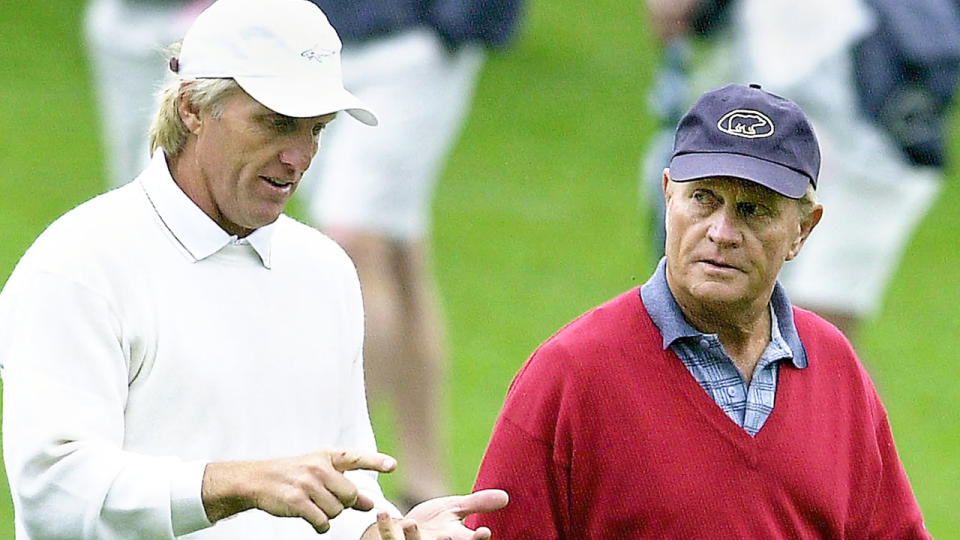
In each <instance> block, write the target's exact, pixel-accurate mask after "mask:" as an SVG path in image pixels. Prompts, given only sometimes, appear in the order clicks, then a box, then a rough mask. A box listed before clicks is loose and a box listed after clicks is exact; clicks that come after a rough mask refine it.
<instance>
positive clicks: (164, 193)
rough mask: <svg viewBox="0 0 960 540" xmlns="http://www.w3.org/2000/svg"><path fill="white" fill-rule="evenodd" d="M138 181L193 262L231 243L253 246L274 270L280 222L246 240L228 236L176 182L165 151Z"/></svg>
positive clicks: (254, 233)
mask: <svg viewBox="0 0 960 540" xmlns="http://www.w3.org/2000/svg"><path fill="white" fill-rule="evenodd" d="M137 181H138V182H140V185H141V186H142V187H143V190H144V192H145V193H146V195H147V199H149V201H150V204H151V205H153V210H154V211H155V212H156V213H157V217H158V218H160V221H161V222H162V223H163V225H164V226H165V227H166V228H167V230H168V231H170V234H171V235H173V237H174V239H175V240H176V241H177V243H178V244H179V245H180V247H181V248H183V251H184V254H185V255H186V256H187V257H189V258H190V259H191V260H192V261H193V262H197V261H200V260H203V259H205V258H207V257H209V256H210V255H213V254H214V253H216V252H218V251H220V250H221V249H223V248H224V246H227V245H228V244H243V243H249V244H250V246H251V247H253V249H254V251H255V252H256V253H257V255H258V256H259V257H260V262H261V263H263V266H265V267H267V268H270V254H271V248H272V245H273V231H274V228H275V226H276V222H273V223H271V224H269V225H264V226H263V227H260V228H258V229H256V230H255V231H253V232H252V233H250V234H249V235H247V236H246V237H244V238H237V236H235V235H232V234H229V233H227V232H226V231H224V230H223V229H221V228H220V226H219V225H217V223H216V222H215V221H213V220H212V219H210V216H208V215H207V214H206V213H204V211H203V210H201V209H200V207H199V206H197V205H196V203H194V202H193V200H191V199H190V197H188V196H187V194H186V193H184V192H183V190H181V189H180V186H178V185H177V183H176V182H174V180H173V177H172V176H171V175H170V169H169V167H168V166H167V160H166V157H165V155H164V152H157V153H156V154H154V156H153V159H151V160H150V165H148V166H147V168H146V170H144V172H143V173H142V174H141V175H140V177H139V178H138V179H137Z"/></svg>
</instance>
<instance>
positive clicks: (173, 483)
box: [170, 462, 213, 536]
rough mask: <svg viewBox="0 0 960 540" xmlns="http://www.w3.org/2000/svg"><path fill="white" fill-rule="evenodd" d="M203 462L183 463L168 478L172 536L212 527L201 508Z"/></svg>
mask: <svg viewBox="0 0 960 540" xmlns="http://www.w3.org/2000/svg"><path fill="white" fill-rule="evenodd" d="M206 468H207V464H206V463H205V462H189V463H184V464H183V465H182V466H181V467H180V468H179V469H178V470H176V471H174V473H173V475H172V476H171V478H170V521H171V524H172V525H173V534H174V536H181V535H184V534H188V533H192V532H194V531H198V530H200V529H205V528H207V527H210V526H212V525H213V523H210V520H209V519H207V511H206V510H204V508H203V499H202V497H201V487H202V486H203V472H204V470H205V469H206Z"/></svg>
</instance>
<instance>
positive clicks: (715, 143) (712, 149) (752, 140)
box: [670, 84, 820, 199]
mask: <svg viewBox="0 0 960 540" xmlns="http://www.w3.org/2000/svg"><path fill="white" fill-rule="evenodd" d="M819 173H820V145H819V144H818V143H817V137H816V135H814V133H813V127H812V126H811V125H810V121H809V120H808V119H807V116H806V115H805V114H804V113H803V111H802V110H800V107H799V106H797V104H796V103H794V102H792V101H790V100H789V99H786V98H783V97H780V96H777V95H774V94H771V93H769V92H767V91H765V90H762V89H761V88H760V85H758V84H751V85H750V86H744V85H741V84H728V85H726V86H723V87H721V88H717V89H715V90H711V91H709V92H707V93H705V94H703V95H702V96H700V98H699V99H698V100H697V102H696V103H694V104H693V107H691V108H690V110H689V111H687V114H685V115H684V116H683V118H681V119H680V123H679V124H678V125H677V135H676V139H675V140H674V145H673V158H672V159H671V160H670V178H671V179H672V180H673V181H675V182H688V181H691V180H700V179H703V178H716V177H725V176H726V177H733V178H742V179H744V180H749V181H751V182H756V183H758V184H760V185H763V186H766V187H768V188H770V189H772V190H774V191H776V192H777V193H780V194H781V195H785V196H787V197H790V198H791V199H799V198H801V197H803V194H804V193H805V192H806V191H807V185H808V184H812V185H813V187H814V188H816V187H817V175H818V174H819Z"/></svg>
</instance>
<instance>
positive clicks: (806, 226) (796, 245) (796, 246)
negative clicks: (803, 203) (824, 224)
mask: <svg viewBox="0 0 960 540" xmlns="http://www.w3.org/2000/svg"><path fill="white" fill-rule="evenodd" d="M822 217H823V205H820V204H817V205H816V206H814V207H813V210H811V211H810V213H809V214H808V215H807V216H806V217H805V218H803V219H801V220H800V223H798V224H797V227H798V228H799V229H800V230H799V231H798V232H797V236H796V238H794V239H793V243H792V244H791V245H790V251H789V252H788V253H787V259H786V260H788V261H789V260H792V259H793V258H795V257H796V256H797V255H799V254H800V248H802V247H803V244H804V243H806V241H807V238H809V237H810V233H811V232H813V228H814V227H816V226H817V223H820V219H821V218H822Z"/></svg>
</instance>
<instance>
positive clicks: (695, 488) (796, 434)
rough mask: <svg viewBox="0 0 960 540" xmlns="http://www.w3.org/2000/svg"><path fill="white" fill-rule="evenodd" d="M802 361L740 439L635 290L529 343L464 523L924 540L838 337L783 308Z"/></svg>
mask: <svg viewBox="0 0 960 540" xmlns="http://www.w3.org/2000/svg"><path fill="white" fill-rule="evenodd" d="M794 316H795V321H796V325H797V330H798V333H799V335H800V339H801V341H802V342H803V345H804V348H805V349H806V352H807V356H808V361H809V366H808V367H807V368H806V369H804V370H798V369H796V368H794V367H793V366H792V365H791V364H789V363H784V364H782V365H781V368H780V375H779V382H778V388H777V397H776V406H775V408H774V410H773V413H772V414H771V416H770V418H769V420H768V421H767V422H766V424H765V425H764V426H763V428H762V429H761V430H760V432H759V433H758V434H757V436H756V437H750V436H749V435H748V434H747V433H746V432H745V431H744V430H743V429H742V428H741V427H739V426H737V425H736V424H735V423H734V422H733V421H731V420H730V418H728V417H727V415H726V414H724V412H723V411H722V410H721V409H720V407H718V406H717V405H716V403H715V402H714V401H713V399H712V398H711V397H710V396H709V395H707V393H706V392H704V391H703V389H702V388H701V387H700V385H699V384H697V382H696V380H694V378H693V377H692V376H691V375H690V373H689V372H688V371H687V369H686V368H685V367H684V365H683V363H682V362H681V361H680V360H679V359H678V358H677V357H676V356H675V355H674V354H673V352H671V351H669V350H667V351H664V350H663V349H662V344H661V343H662V342H661V338H660V333H659V331H658V330H657V328H656V326H654V324H653V322H652V321H651V320H650V317H649V316H648V315H647V312H646V310H645V309H644V306H643V303H642V301H641V299H640V295H639V294H638V292H637V290H632V291H630V292H628V293H625V294H622V295H621V296H619V297H617V298H615V299H613V300H611V301H610V302H608V303H606V304H604V305H602V306H600V307H598V308H596V309H594V310H592V311H590V312H588V313H587V314H585V315H583V316H581V317H580V318H578V319H577V320H575V321H573V322H572V323H570V324H569V325H567V326H566V327H565V328H564V329H562V330H561V331H560V332H559V333H557V334H556V335H555V336H553V337H552V338H551V339H550V340H548V341H547V342H546V343H544V344H543V345H542V346H541V347H540V348H539V349H538V350H537V351H536V352H535V353H534V354H533V356H532V357H531V358H530V360H529V361H528V362H527V363H526V365H525V366H524V367H523V369H522V370H521V371H520V373H519V374H518V375H517V377H516V379H515V380H514V382H513V384H512V385H511V387H510V390H509V392H508V394H507V398H506V403H505V404H504V407H503V410H502V412H501V414H500V417H499V419H498V420H497V423H496V426H495V428H494V431H493V436H492V438H491V441H490V445H489V447H488V448H487V452H486V455H485V456H484V459H483V463H482V465H481V467H480V472H479V476H478V478H477V482H476V488H477V489H480V488H490V487H496V488H502V489H505V490H507V492H509V494H510V498H511V500H510V504H509V505H508V506H507V508H505V509H504V510H501V511H499V512H494V513H491V514H485V515H477V516H472V517H471V518H470V519H469V520H468V524H470V525H472V526H478V525H485V526H487V527H490V529H492V530H493V534H494V536H495V537H496V538H497V539H513V538H517V539H524V540H529V539H551V538H592V539H603V540H610V539H622V538H629V539H634V538H751V539H753V538H764V539H766V538H897V539H903V538H929V535H928V533H927V532H926V530H925V529H924V527H923V522H922V518H921V515H920V509H919V507H918V506H917V502H916V500H915V498H914V496H913V493H912V492H911V489H910V485H909V483H908V481H907V477H906V474H905V473H904V470H903V466H902V465H901V463H900V461H899V459H898V457H897V453H896V449H895V448H894V444H893V438H892V436H891V433H890V426H889V424H888V422H887V416H886V412H885V411H884V409H883V406H882V405H881V403H880V399H879V398H878V397H877V394H876V391H875V390H874V388H873V385H872V384H871V382H870V380H869V377H868V376H867V374H866V372H865V371H864V369H863V368H862V366H861V365H860V363H859V361H858V360H857V358H856V356H855V354H854V352H853V350H852V349H851V347H850V345H849V343H848V342H847V341H846V339H845V338H844V337H843V336H842V334H840V332H838V331H837V330H836V329H835V328H834V327H833V326H831V325H829V324H828V323H826V322H825V321H823V320H822V319H820V318H819V317H817V316H815V315H813V314H812V313H809V312H807V311H803V310H800V309H797V308H794Z"/></svg>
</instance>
